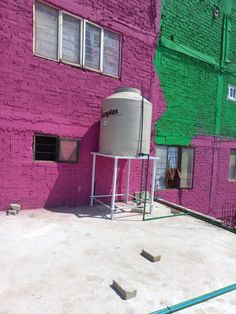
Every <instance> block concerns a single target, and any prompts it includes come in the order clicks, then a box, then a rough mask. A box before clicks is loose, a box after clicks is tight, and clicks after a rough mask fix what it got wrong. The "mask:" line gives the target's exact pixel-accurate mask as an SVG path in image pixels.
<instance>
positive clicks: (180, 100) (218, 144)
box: [155, 0, 236, 218]
mask: <svg viewBox="0 0 236 314" xmlns="http://www.w3.org/2000/svg"><path fill="white" fill-rule="evenodd" d="M214 6H218V7H219V12H220V15H219V17H216V18H213V14H212V13H213V9H214ZM235 10H236V5H235V1H231V0H229V1H196V0H191V1H188V2H186V1H185V2H184V1H180V0H178V1H172V0H163V6H162V19H161V22H160V24H161V26H160V29H161V36H160V37H159V45H158V48H157V53H156V58H155V67H156V70H157V73H158V75H159V79H160V82H161V86H162V89H163V94H164V96H165V99H166V102H167V104H166V105H167V107H166V110H165V112H164V114H163V115H162V116H161V118H160V119H158V120H157V123H156V126H155V131H156V133H155V135H156V137H155V140H156V143H158V144H165V145H172V146H178V145H180V146H181V145H183V146H190V147H193V148H195V163H194V181H193V189H189V190H165V191H159V192H157V194H158V195H159V196H160V197H163V198H165V199H167V200H170V201H172V202H175V203H179V204H181V205H183V206H186V207H188V208H191V209H194V210H196V211H200V212H202V213H205V214H209V215H211V216H215V217H218V218H219V217H221V215H222V207H223V205H224V203H225V201H227V202H228V203H229V204H231V205H232V204H234V203H235V202H236V193H235V192H236V182H235V181H229V180H228V177H229V160H230V149H231V148H235V145H236V124H235V115H236V106H235V102H232V101H229V100H228V99H227V95H228V85H233V86H236V80H235V73H236V68H235V47H236V37H235V33H236V15H235ZM162 37H164V38H165V39H167V41H169V42H168V45H169V46H165V45H164V44H163V41H162V40H161V38H162ZM171 44H173V45H171ZM180 48H181V49H182V50H181V51H180Z"/></svg>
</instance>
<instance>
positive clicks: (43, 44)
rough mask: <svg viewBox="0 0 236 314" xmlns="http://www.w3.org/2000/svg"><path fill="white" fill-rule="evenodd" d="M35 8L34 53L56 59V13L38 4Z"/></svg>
mask: <svg viewBox="0 0 236 314" xmlns="http://www.w3.org/2000/svg"><path fill="white" fill-rule="evenodd" d="M35 8H36V12H35V19H36V21H35V36H36V38H35V52H36V53H37V54H39V55H41V56H44V57H48V58H51V59H58V55H57V28H58V11H57V10H55V9H53V8H51V7H49V6H47V5H44V4H42V3H39V2H37V3H36V6H35Z"/></svg>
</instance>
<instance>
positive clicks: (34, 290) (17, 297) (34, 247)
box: [0, 205, 236, 314]
mask: <svg viewBox="0 0 236 314" xmlns="http://www.w3.org/2000/svg"><path fill="white" fill-rule="evenodd" d="M155 211H158V213H160V212H161V214H165V213H166V212H168V211H170V209H168V208H167V207H165V206H163V205H159V207H158V208H157V209H155ZM155 211H154V212H155ZM106 213H108V214H109V211H107V212H106V210H102V209H101V208H100V207H99V208H97V209H96V208H95V209H91V208H89V207H86V208H81V209H73V210H72V209H70V208H59V209H55V210H54V211H49V210H48V211H46V210H43V209H42V210H34V211H33V210H32V211H31V210H30V211H24V210H21V211H20V212H19V214H18V215H16V216H12V215H10V216H7V215H6V214H5V213H1V214H0V278H1V280H0V304H1V307H0V313H1V314H3V313H4V314H19V313H27V314H31V313H32V314H41V313H44V314H54V313H55V314H78V313H81V314H92V313H93V314H94V313H96V314H108V313H109V314H144V313H150V312H152V311H155V310H158V309H161V308H164V307H166V306H169V305H173V304H176V303H180V302H182V301H185V300H188V299H191V298H194V297H197V296H199V295H202V294H204V293H208V292H210V291H213V290H216V289H219V288H222V287H224V286H227V285H230V284H232V283H235V282H236V267H235V261H236V249H235V248H236V236H235V235H234V234H232V233H230V232H228V231H225V230H223V229H220V228H217V227H214V226H211V225H209V224H207V223H205V222H202V221H199V220H196V219H194V218H192V217H189V216H178V217H171V218H167V219H160V220H152V221H145V222H142V221H141V216H140V215H134V214H128V213H120V214H117V216H116V217H117V219H116V220H115V221H110V220H107V219H103V217H106ZM155 214H156V213H155ZM150 246H151V247H153V249H155V252H161V254H162V256H163V257H165V258H163V260H162V261H161V262H160V263H157V264H152V263H147V261H146V260H145V259H143V258H139V255H138V254H139V253H140V252H141V250H142V249H143V248H149V247H150ZM156 266H158V267H156ZM120 277H122V278H129V283H130V285H131V286H132V287H135V289H136V290H137V292H138V293H137V296H136V297H135V298H132V299H129V300H127V301H124V300H122V299H121V298H119V297H117V295H116V294H115V293H114V291H113V290H112V289H111V288H110V287H109V285H110V284H111V283H112V281H113V280H114V279H116V278H120ZM185 312H186V313H187V314H191V313H194V314H200V313H201V314H222V313H224V314H234V313H236V293H235V292H231V293H229V294H226V295H222V296H220V297H219V298H216V299H213V300H210V301H208V302H206V303H202V304H199V305H198V306H196V307H193V308H190V309H187V310H185V311H183V313H185Z"/></svg>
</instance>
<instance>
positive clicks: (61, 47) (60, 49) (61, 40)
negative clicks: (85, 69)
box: [58, 10, 83, 68]
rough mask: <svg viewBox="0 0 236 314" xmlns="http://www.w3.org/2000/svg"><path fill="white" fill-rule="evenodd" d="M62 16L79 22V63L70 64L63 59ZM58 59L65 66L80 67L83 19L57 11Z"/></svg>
mask: <svg viewBox="0 0 236 314" xmlns="http://www.w3.org/2000/svg"><path fill="white" fill-rule="evenodd" d="M63 14H65V15H68V16H71V17H73V18H75V19H77V20H79V21H80V52H79V54H80V60H79V63H75V62H70V61H67V60H65V59H63ZM58 36H59V38H58V45H59V47H58V59H59V61H61V62H62V63H65V64H69V65H73V66H76V67H79V68H81V67H82V62H83V58H82V54H83V51H82V50H83V46H82V45H83V19H82V18H80V17H78V16H76V15H74V14H71V13H68V12H67V11H64V10H59V31H58Z"/></svg>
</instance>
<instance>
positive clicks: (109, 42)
mask: <svg viewBox="0 0 236 314" xmlns="http://www.w3.org/2000/svg"><path fill="white" fill-rule="evenodd" d="M119 61H120V35H118V34H116V33H113V32H109V31H107V30H105V31H104V59H103V72H104V73H106V74H110V75H113V76H119Z"/></svg>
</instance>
